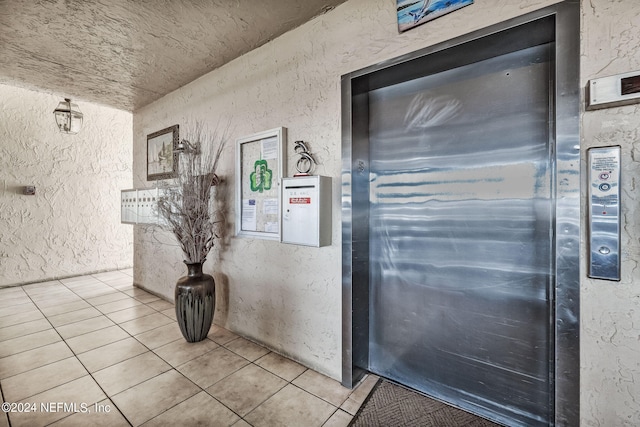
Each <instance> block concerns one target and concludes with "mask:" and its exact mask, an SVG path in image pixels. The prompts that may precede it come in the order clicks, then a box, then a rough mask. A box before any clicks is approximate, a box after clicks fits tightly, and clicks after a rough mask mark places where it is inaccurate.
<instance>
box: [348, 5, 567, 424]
mask: <svg viewBox="0 0 640 427" xmlns="http://www.w3.org/2000/svg"><path fill="white" fill-rule="evenodd" d="M578 23H579V3H578V2H577V1H565V2H561V3H558V4H556V5H553V6H550V7H547V8H544V9H541V10H539V11H536V12H533V13H530V14H527V15H525V16H522V17H519V18H515V19H512V20H509V21H506V22H504V23H501V24H498V25H495V26H492V27H490V28H487V29H485V30H480V31H477V32H475V33H472V34H469V35H466V36H462V37H460V38H457V39H454V40H450V41H448V42H444V43H441V44H439V45H436V46H433V47H429V48H426V49H424V50H422V51H418V52H415V53H413V54H410V55H405V56H403V57H400V58H397V59H395V60H391V61H387V62H384V63H381V64H378V65H376V66H372V67H369V68H367V69H364V70H360V71H356V72H354V73H351V74H349V75H346V76H343V79H342V91H343V98H342V111H343V114H342V119H343V151H342V155H343V174H342V224H343V227H342V240H343V384H344V385H346V386H351V385H353V384H354V382H355V381H357V379H358V378H359V376H360V374H361V373H362V372H364V371H367V370H371V371H374V372H375V371H378V372H382V373H383V374H384V375H385V376H387V373H386V372H387V371H386V370H387V369H388V371H389V372H390V373H389V374H388V376H390V377H392V378H395V379H396V380H398V381H400V382H403V383H405V384H407V385H409V386H412V387H415V388H420V389H421V390H422V391H423V392H425V393H427V394H432V395H436V396H438V397H442V398H443V399H444V400H448V401H450V402H451V403H454V404H457V405H458V406H462V407H464V408H466V409H469V410H471V411H474V412H477V413H481V414H483V415H486V416H488V417H490V418H493V419H496V420H499V421H502V422H503V423H505V424H508V425H535V424H549V425H558V426H560V425H577V424H578V423H579V339H578V331H579V277H580V276H579V240H580V188H579V185H580V150H579V127H578V124H579V117H578V114H579V79H578V52H579V37H578V36H579V27H578ZM519 55H524V56H526V57H527V59H526V60H525V66H524V67H518V66H517V64H518V61H519V60H518V56H519ZM507 57H508V60H507ZM501 60H507V62H510V61H511V65H508V66H507V67H506V68H505V67H502V69H503V70H502V71H503V74H501V73H500V72H499V71H497V70H498V69H499V68H501V67H498V68H496V69H494V71H491V69H492V68H491V67H492V64H493V65H496V61H497V62H499V61H501ZM503 65H504V64H503ZM468 66H470V67H477V69H476V73H477V76H473V75H472V74H473V72H471V73H468V72H467V74H466V76H464V74H465V70H466V69H467V68H465V67H468ZM527 68H528V69H527ZM524 69H527V71H526V73H532V74H534V75H535V76H534V78H533V81H534V83H532V84H533V85H534V86H533V87H528V88H526V87H520V84H515V85H513V86H509V85H508V84H505V87H499V89H504V91H505V92H504V93H507V95H504V94H503V95H498V96H508V93H511V94H512V96H514V97H518V96H519V97H520V98H519V99H518V101H517V105H514V106H513V108H505V107H509V106H505V105H500V104H499V103H498V104H496V103H493V102H491V100H490V99H488V98H489V97H488V96H486V97H485V96H484V95H483V92H482V91H483V90H484V89H485V87H484V86H487V84H488V83H487V81H491V82H492V83H490V84H489V85H491V86H492V85H494V84H496V82H498V85H500V83H499V82H500V81H506V80H505V79H509V78H511V77H514V76H515V74H511V75H509V76H507V75H506V73H507V72H515V73H516V74H517V73H518V72H521V71H523V70H524ZM509 70H511V71H509ZM445 74H449V76H448V77H449V79H450V81H449V82H446V81H445V83H443V85H444V86H443V87H440V88H438V85H435V86H430V85H429V82H428V81H429V79H434V78H437V76H440V77H442V76H443V75H445ZM492 74H493V76H492ZM461 77H462V78H461ZM456 79H459V80H456ZM474 79H476V81H482V80H483V79H488V80H485V81H484V84H474V83H473V80H474ZM492 79H493V80H492ZM445 80H446V79H445ZM527 84H528V83H527ZM421 85H422V86H421ZM418 86H420V88H419V90H417V91H416V90H414V89H415V88H416V87H418ZM525 89H526V90H525ZM527 90H533V95H531V94H528V95H527V94H525V92H526V91H527ZM403 91H405V92H407V93H408V95H406V96H404V95H403V94H402V92H403ZM412 91H413V92H412ZM465 94H469V95H471V98H473V99H474V100H473V101H472V102H471V104H473V105H470V104H469V103H468V102H469V100H468V99H467V103H466V104H465V103H462V104H459V103H457V102H456V99H458V100H459V99H460V97H461V96H462V97H464V95H465ZM485 101H486V102H485ZM389 102H390V103H389ZM394 103H395V104H394ZM470 111H475V112H476V113H475V115H476V116H477V117H480V118H479V119H477V120H480V121H481V120H482V118H481V117H482V115H483V114H484V113H486V115H487V117H490V116H491V114H494V116H493V117H492V118H491V119H490V120H486V122H485V123H484V124H485V126H478V125H477V123H476V126H468V127H467V126H465V123H456V122H455V118H456V117H458V118H459V117H463V116H464V114H460V113H462V112H466V113H469V112H470ZM407 112H408V113H409V114H406V113H407ZM524 112H526V113H527V114H530V115H531V117H529V121H528V122H527V123H525V122H523V121H522V120H520V119H521V118H522V117H523V116H522V115H521V114H522V113H524ZM472 116H473V114H471V116H469V115H467V116H466V117H467V119H466V120H467V121H469V120H471V121H473V119H469V117H472ZM496 117H502V119H496ZM532 117H533V118H532ZM500 121H502V123H501V124H500V125H499V126H498V125H497V124H498V122H500ZM541 123H544V126H542V125H541ZM447 126H450V127H449V128H447ZM495 126H497V127H495ZM412 127H413V128H414V130H417V131H416V132H414V134H412V133H411V132H405V131H404V130H403V131H400V132H398V131H399V130H400V129H407V128H412ZM420 127H422V129H420ZM478 129H481V130H480V131H478ZM394 132H395V134H394ZM425 135H428V136H425ZM522 135H529V136H526V137H524V138H522ZM434 137H437V138H436V139H437V140H438V141H444V142H445V143H444V144H436V143H433V142H434V141H433V140H431V141H430V138H434ZM510 138H511V139H513V140H517V141H518V144H515V145H512V146H510V145H509V144H508V143H506V142H505V141H508V140H509V139H510ZM534 141H537V142H534ZM540 141H542V143H541V142H540ZM456 148H458V149H459V150H456ZM506 158H510V160H508V161H504V160H505V159H506ZM470 163H472V164H473V165H470ZM492 171H493V172H492ZM523 176H524V177H526V179H524V180H522V179H521V178H522V177H523ZM516 178H519V179H516ZM511 182H513V183H514V185H509V183H511ZM452 185H453V187H455V191H451V186H452ZM465 187H466V191H462V190H464V189H465ZM509 230H510V232H509ZM417 267H419V268H417ZM444 277H446V281H445V280H444V279H443V278H444ZM377 282H379V283H380V284H381V286H377V285H376V283H377ZM490 283H494V285H493V286H492V285H490ZM420 287H423V288H427V289H428V290H430V291H431V292H432V293H431V295H430V296H427V297H425V294H424V293H422V292H417V290H418V289H419V288H420ZM426 295H429V294H428V293H427V294H426ZM397 296H400V297H401V298H402V299H403V301H404V303H403V307H404V310H402V312H401V313H396V314H391V315H388V314H384V315H382V316H381V315H380V313H385V310H387V309H388V307H386V305H387V303H388V302H391V301H393V298H395V297H397ZM469 300H475V308H470V307H473V305H469ZM494 301H498V302H499V303H500V304H498V305H496V304H493V302H494ZM478 307H480V309H478ZM492 309H493V310H492ZM387 311H388V310H387ZM385 316H391V317H385ZM416 318H420V319H421V320H422V321H423V323H426V324H431V325H436V326H437V327H439V328H436V329H435V330H434V329H427V330H426V333H425V335H424V336H423V338H422V339H420V338H416V336H417V335H416V333H414V332H411V333H407V332H406V331H407V330H406V329H402V328H401V327H400V326H402V325H403V324H405V323H415V321H416ZM500 319H502V323H500ZM529 322H531V323H532V325H531V326H529V329H532V330H530V331H528V330H527V325H528V324H529ZM518 328H520V331H519V332H517V333H515V334H513V333H511V335H510V332H513V331H514V330H517V329H518ZM421 332H422V330H421ZM377 347H380V348H377ZM420 347H421V349H422V350H421V349H420ZM419 351H427V353H429V352H430V354H429V355H428V357H427V358H421V357H419V356H418V357H415V356H416V354H418V353H419ZM501 351H502V352H503V353H504V355H503V356H500V357H496V355H499V353H501ZM438 352H439V353H438ZM489 354H491V357H487V356H488V355H489ZM443 358H447V359H446V360H445V359H443ZM452 360H453V361H454V363H453V364H452V365H451V366H449V363H448V362H449V361H452ZM485 362H486V363H485ZM456 364H457V365H456ZM403 365H405V366H403ZM407 366H409V367H410V368H411V369H413V371H411V369H410V370H409V371H408V372H413V373H412V374H408V375H405V376H404V377H403V375H402V372H403V370H404V368H405V367H407ZM464 366H466V367H467V370H466V371H465V368H464ZM461 367H463V368H461ZM420 369H422V370H425V371H427V375H424V376H425V377H426V378H428V380H427V381H426V382H425V381H424V380H423V378H417V379H416V378H415V377H416V376H418V377H421V376H422V375H419V374H416V372H418V371H419V370H420ZM483 370H484V371H485V373H484V377H483V372H482V371H483ZM461 371H464V372H466V373H470V375H468V376H466V377H467V379H468V380H469V381H467V382H466V383H465V382H464V381H458V382H456V381H457V379H463V377H465V375H464V372H461ZM394 372H395V373H394ZM398 372H400V374H398ZM394 375H396V377H394ZM456 378H457V379H456ZM420 381H422V382H423V385H419V384H418V383H419V382H420ZM519 382H520V383H522V384H523V386H522V387H520V386H519V385H518V383H519ZM425 384H426V385H425ZM506 384H510V385H506ZM483 389H484V391H483ZM452 390H454V393H453V394H452V393H450V392H451V391H452ZM487 391H488V392H487ZM455 393H458V395H457V396H455ZM465 393H469V395H468V396H466V395H465ZM482 393H485V394H486V396H485V397H487V398H488V401H487V402H485V403H483V402H482V400H483V396H482ZM509 394H511V395H512V396H509ZM452 396H453V397H452ZM467 397H468V398H467ZM509 399H513V402H515V404H514V405H510V403H509V402H510V400H509ZM501 406H504V409H505V411H502V410H501V409H500V407H501ZM540 408H541V409H540ZM501 411H502V412H501Z"/></svg>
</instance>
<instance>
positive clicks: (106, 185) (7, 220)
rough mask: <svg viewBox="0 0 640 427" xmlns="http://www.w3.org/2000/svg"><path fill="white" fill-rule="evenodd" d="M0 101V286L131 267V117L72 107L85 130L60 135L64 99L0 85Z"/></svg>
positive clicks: (92, 106)
mask: <svg viewBox="0 0 640 427" xmlns="http://www.w3.org/2000/svg"><path fill="white" fill-rule="evenodd" d="M0 99H1V100H2V101H1V102H2V108H0V286H3V285H14V284H19V283H27V282H34V281H42V280H48V279H52V278H56V277H65V276H73V275H80V274H85V273H91V272H96V271H104V270H113V269H117V268H125V267H129V266H131V265H132V262H133V230H132V229H131V226H126V225H121V224H120V206H119V205H120V189H124V188H131V161H132V155H131V153H132V147H131V141H132V125H133V124H132V115H131V113H127V112H124V111H119V110H115V109H113V108H107V107H102V106H98V105H95V104H89V103H84V102H78V105H79V108H80V110H81V111H82V113H83V114H84V127H83V129H82V130H81V131H80V132H79V133H78V134H77V135H64V134H61V133H60V132H59V131H58V129H57V127H56V124H55V120H54V117H53V110H54V108H56V106H57V105H58V102H60V101H62V99H63V97H62V96H54V95H49V94H45V93H40V92H34V91H30V90H25V89H20V88H16V87H12V86H6V85H0ZM25 185H35V186H36V195H35V196H25V195H22V187H23V186H25Z"/></svg>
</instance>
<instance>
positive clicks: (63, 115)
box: [53, 98, 82, 134]
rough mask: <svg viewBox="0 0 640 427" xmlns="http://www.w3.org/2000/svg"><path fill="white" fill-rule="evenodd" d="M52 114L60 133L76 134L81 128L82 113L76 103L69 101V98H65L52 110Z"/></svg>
mask: <svg viewBox="0 0 640 427" xmlns="http://www.w3.org/2000/svg"><path fill="white" fill-rule="evenodd" d="M53 114H54V116H55V118H56V123H57V124H58V129H60V132H62V133H70V134H76V133H78V131H79V130H80V128H82V113H81V112H80V109H79V108H78V105H77V104H74V103H72V102H71V100H70V99H69V98H65V99H64V101H61V102H60V103H59V104H58V107H57V108H56V109H55V110H53Z"/></svg>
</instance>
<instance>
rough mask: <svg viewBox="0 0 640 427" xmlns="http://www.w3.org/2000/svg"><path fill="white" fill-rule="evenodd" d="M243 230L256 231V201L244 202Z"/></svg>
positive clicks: (245, 200) (246, 200)
mask: <svg viewBox="0 0 640 427" xmlns="http://www.w3.org/2000/svg"><path fill="white" fill-rule="evenodd" d="M242 230H244V231H256V201H255V199H243V200H242Z"/></svg>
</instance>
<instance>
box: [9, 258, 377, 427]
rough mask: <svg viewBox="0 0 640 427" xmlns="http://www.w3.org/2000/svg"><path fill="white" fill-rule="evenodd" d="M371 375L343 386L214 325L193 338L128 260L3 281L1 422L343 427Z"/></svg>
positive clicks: (366, 390)
mask: <svg viewBox="0 0 640 427" xmlns="http://www.w3.org/2000/svg"><path fill="white" fill-rule="evenodd" d="M376 380H377V377H375V376H369V377H366V378H365V379H364V380H363V381H362V382H361V383H360V385H359V386H358V387H357V388H356V389H354V390H349V389H346V388H344V387H342V386H341V385H340V384H339V383H338V382H337V381H335V380H332V379H330V378H328V377H326V376H324V375H321V374H319V373H317V372H315V371H313V370H311V369H307V368H306V367H304V366H302V365H300V364H298V363H296V362H293V361H292V360H289V359H287V358H284V357H282V356H279V355H278V354H276V353H273V352H271V351H269V350H268V349H266V348H264V347H262V346H260V345H257V344H255V343H253V342H251V341H249V340H246V339H244V338H242V337H239V336H237V335H235V334H233V333H231V332H230V331H228V330H226V329H223V328H221V327H218V326H215V325H214V326H213V327H212V328H211V332H210V333H209V336H208V338H207V339H205V340H204V341H202V342H200V343H194V344H189V343H187V342H186V341H184V339H183V338H182V335H181V334H180V329H179V328H178V325H177V323H176V321H175V313H174V309H173V304H171V303H169V302H167V301H164V300H162V299H160V298H158V297H156V296H154V295H152V294H150V293H148V292H145V291H143V290H141V289H138V288H135V287H133V286H132V272H131V270H120V271H114V272H108V273H100V274H94V275H89V276H82V277H75V278H70V279H62V280H55V281H49V282H42V283H37V284H31V285H25V286H20V287H12V288H0V390H1V392H2V402H9V403H11V406H10V407H9V409H10V412H9V413H7V414H5V413H4V411H3V412H0V427H6V426H12V427H18V426H29V427H33V426H44V425H55V426H87V425H92V426H129V425H132V426H138V425H144V426H169V425H171V426H174V425H180V426H190V425H205V426H230V425H233V426H304V427H310V426H327V427H329V426H347V425H348V424H349V422H350V421H351V419H352V417H353V415H354V414H355V413H356V412H357V410H358V408H359V407H360V405H361V404H362V402H363V401H364V400H365V398H366V396H367V395H368V394H369V392H370V391H371V388H372V387H373V385H374V383H375V382H376ZM3 409H5V408H4V407H3Z"/></svg>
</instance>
